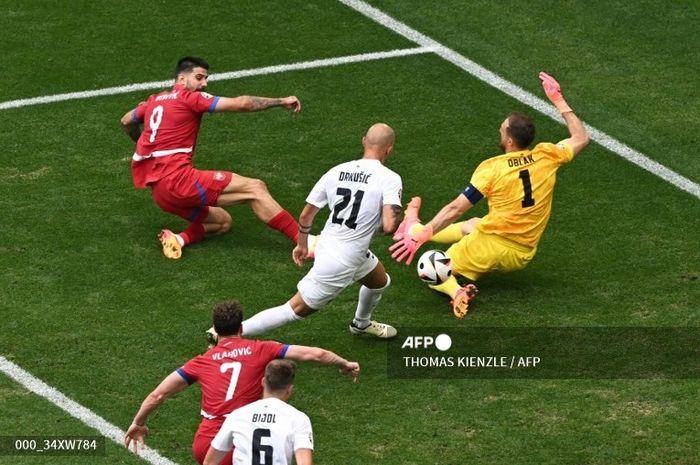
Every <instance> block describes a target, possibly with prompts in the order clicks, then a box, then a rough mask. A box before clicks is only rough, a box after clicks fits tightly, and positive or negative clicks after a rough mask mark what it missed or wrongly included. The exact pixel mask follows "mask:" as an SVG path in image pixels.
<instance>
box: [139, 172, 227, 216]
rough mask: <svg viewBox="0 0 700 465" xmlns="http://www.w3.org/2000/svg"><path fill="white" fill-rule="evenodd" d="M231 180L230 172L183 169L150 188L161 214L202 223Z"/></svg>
mask: <svg viewBox="0 0 700 465" xmlns="http://www.w3.org/2000/svg"><path fill="white" fill-rule="evenodd" d="M232 176H233V174H232V173H230V172H228V171H201V170H198V169H195V168H193V167H192V166H184V167H182V168H181V169H179V170H176V171H174V172H172V173H170V174H169V175H167V176H166V177H164V178H162V179H160V180H158V181H156V182H154V183H153V184H151V195H152V196H153V200H155V202H156V204H157V205H158V206H159V207H160V208H161V209H162V210H164V211H166V212H168V213H173V214H175V215H177V216H179V217H181V218H184V219H186V220H187V221H190V222H193V223H201V222H202V221H204V219H205V218H206V217H207V215H208V214H209V207H210V206H215V205H216V201H217V200H218V198H219V195H221V193H222V192H223V191H224V189H225V188H226V186H228V185H229V183H230V182H231V177H232Z"/></svg>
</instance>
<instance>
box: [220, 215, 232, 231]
mask: <svg viewBox="0 0 700 465" xmlns="http://www.w3.org/2000/svg"><path fill="white" fill-rule="evenodd" d="M231 223H232V221H231V217H230V216H229V218H228V219H227V220H225V221H223V222H222V223H219V233H220V234H224V233H227V232H229V231H230V230H231Z"/></svg>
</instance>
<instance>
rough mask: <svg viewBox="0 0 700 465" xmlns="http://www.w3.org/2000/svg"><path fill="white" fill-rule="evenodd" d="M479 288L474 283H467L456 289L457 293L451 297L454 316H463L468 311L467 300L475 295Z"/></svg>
mask: <svg viewBox="0 0 700 465" xmlns="http://www.w3.org/2000/svg"><path fill="white" fill-rule="evenodd" d="M477 292H479V290H478V289H477V288H476V285H474V284H467V285H465V286H464V287H460V288H459V289H457V293H456V294H455V296H454V297H453V298H452V313H453V314H454V316H455V317H456V318H459V319H461V318H464V317H465V316H467V312H468V311H469V302H470V301H471V300H472V299H474V297H476V293H477Z"/></svg>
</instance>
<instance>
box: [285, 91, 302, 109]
mask: <svg viewBox="0 0 700 465" xmlns="http://www.w3.org/2000/svg"><path fill="white" fill-rule="evenodd" d="M282 106H283V107H284V108H286V109H287V110H291V111H293V112H294V113H299V112H300V111H301V102H300V101H299V99H298V98H296V97H295V96H293V95H292V96H290V97H285V98H283V99H282Z"/></svg>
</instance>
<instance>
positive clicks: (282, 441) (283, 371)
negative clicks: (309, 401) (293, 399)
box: [204, 360, 314, 465]
mask: <svg viewBox="0 0 700 465" xmlns="http://www.w3.org/2000/svg"><path fill="white" fill-rule="evenodd" d="M295 371H296V368H295V365H294V362H292V361H291V360H273V361H271V362H270V363H268V364H267V367H266V368H265V378H263V383H262V384H263V389H264V390H263V398H262V399H260V400H258V401H255V402H253V403H252V404H248V405H246V406H245V407H241V408H239V409H238V410H235V411H234V412H233V413H231V414H230V415H229V416H228V417H227V418H226V421H224V424H223V426H222V427H221V429H220V430H219V432H218V433H217V435H216V437H215V438H214V440H213V441H212V442H211V447H209V452H207V456H206V457H205V459H204V465H219V463H220V462H221V459H222V458H223V457H224V456H225V455H226V454H227V453H228V452H229V451H230V450H231V449H232V448H233V447H235V448H236V449H235V451H234V454H233V465H244V464H245V465H249V464H251V463H260V464H263V463H265V464H273V463H274V464H278V465H291V463H292V456H294V458H295V459H296V464H297V465H312V464H313V461H314V459H313V453H314V435H313V431H312V429H311V421H310V420H309V417H308V416H307V415H306V414H305V413H304V412H301V411H299V410H297V409H295V408H294V407H292V406H291V405H289V404H288V403H287V400H289V397H290V396H291V395H292V391H293V390H294V384H293V382H294V374H295Z"/></svg>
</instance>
